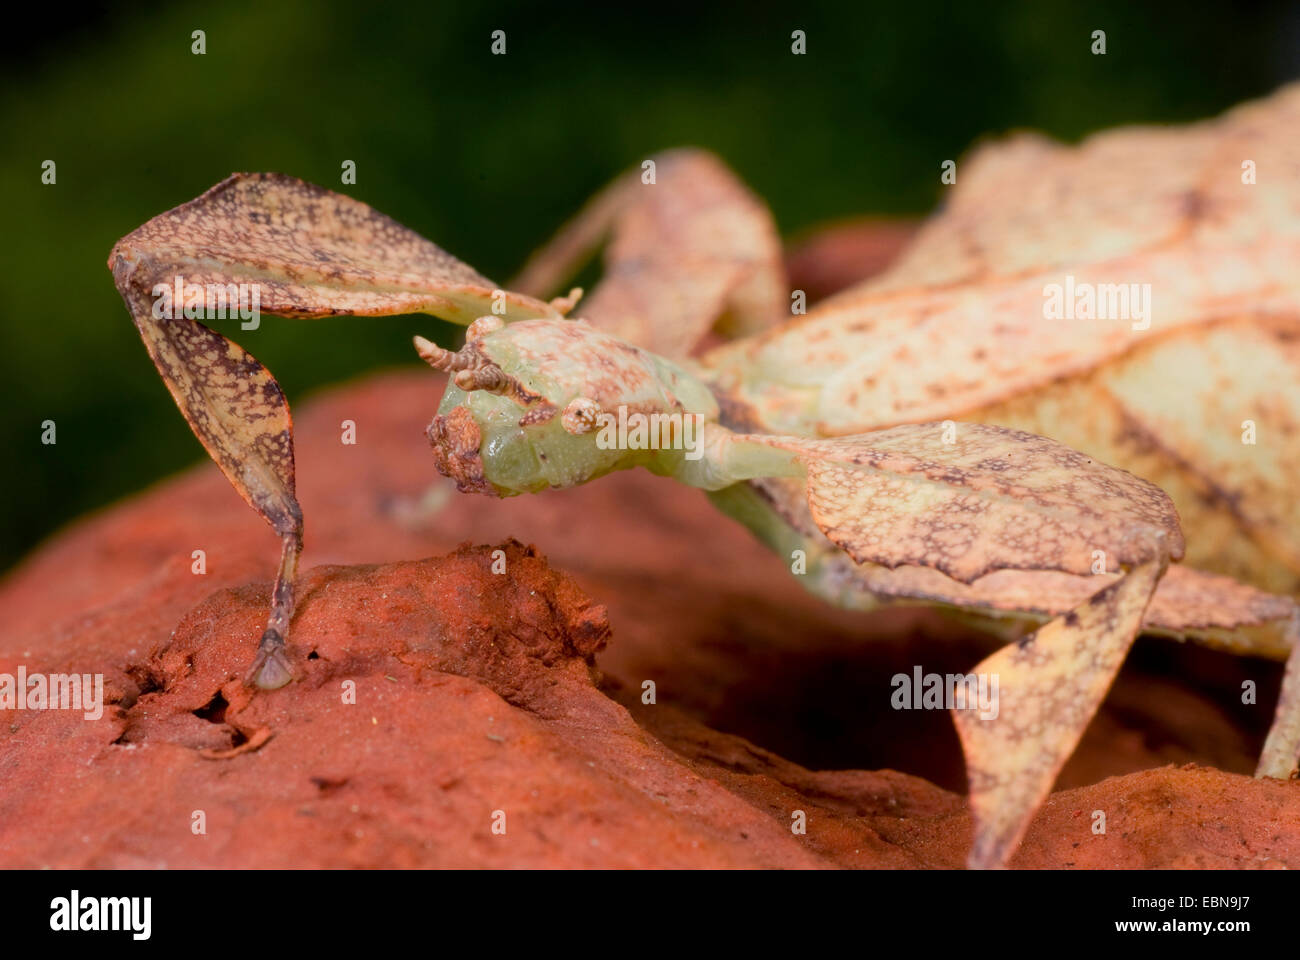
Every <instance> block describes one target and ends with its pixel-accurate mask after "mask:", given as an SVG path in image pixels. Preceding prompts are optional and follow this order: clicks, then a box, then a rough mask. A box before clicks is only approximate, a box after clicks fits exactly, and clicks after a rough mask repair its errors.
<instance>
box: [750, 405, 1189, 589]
mask: <svg viewBox="0 0 1300 960" xmlns="http://www.w3.org/2000/svg"><path fill="white" fill-rule="evenodd" d="M949 438H950V439H951V440H952V442H951V443H949V442H946V440H947V439H949ZM734 439H735V442H737V443H739V444H741V445H750V444H757V445H764V446H769V447H775V448H778V449H782V450H786V451H788V452H789V453H790V454H792V455H793V456H794V457H795V458H796V459H797V460H798V461H799V462H800V463H801V464H802V465H803V467H804V469H805V471H806V476H807V496H808V503H809V506H810V508H811V512H812V517H813V519H814V521H815V522H816V523H817V525H818V527H819V528H820V529H821V530H822V532H823V533H825V534H826V536H827V537H828V538H829V539H830V540H831V541H832V542H833V543H836V544H838V545H839V546H840V547H841V548H843V549H844V550H845V551H846V552H847V553H848V554H849V555H850V556H851V557H852V558H853V559H854V560H856V561H857V562H858V563H875V564H880V565H882V566H885V567H891V568H892V567H898V566H902V565H915V566H921V567H929V568H931V569H934V570H938V571H941V572H942V573H944V574H946V575H947V576H949V577H951V578H953V579H954V580H958V581H961V582H962V583H970V582H972V581H974V580H976V579H978V578H979V577H982V576H984V575H986V574H988V573H991V572H993V571H995V570H1059V571H1063V572H1065V573H1073V574H1088V573H1090V572H1092V571H1093V570H1094V569H1095V567H1096V565H1097V564H1098V563H1099V562H1101V563H1102V564H1103V567H1104V569H1105V570H1108V571H1112V572H1115V571H1118V570H1119V569H1120V567H1121V566H1131V565H1134V564H1137V563H1141V562H1143V561H1145V560H1148V559H1150V557H1151V556H1152V545H1153V544H1154V543H1155V542H1157V541H1161V542H1163V544H1164V546H1163V547H1161V551H1162V552H1165V553H1167V554H1168V555H1169V556H1170V557H1171V558H1176V557H1180V556H1182V552H1183V539H1182V532H1181V530H1180V529H1179V526H1178V516H1177V512H1176V511H1175V510H1174V507H1173V504H1172V503H1171V502H1170V500H1169V498H1168V497H1167V496H1166V495H1165V494H1164V493H1163V491H1161V490H1160V489H1159V488H1158V487H1156V486H1154V485H1152V484H1150V483H1148V482H1146V481H1145V480H1142V479H1140V478H1138V477H1135V476H1133V475H1132V474H1130V473H1127V472H1125V471H1123V470H1118V469H1116V468H1114V467H1110V466H1107V465H1105V464H1102V463H1099V462H1097V461H1096V460H1093V459H1091V458H1089V457H1086V456H1084V455H1083V454H1081V453H1079V452H1077V451H1075V450H1071V449H1070V448H1069V447H1065V446H1062V445H1061V444H1059V443H1056V442H1054V441H1052V440H1049V439H1047V438H1046V437H1039V436H1035V435H1033V434H1028V433H1021V432H1020V431H1017V430H1008V429H1005V428H1002V427H993V426H988V425H984V424H967V423H963V424H960V425H954V429H953V430H952V431H949V430H945V428H944V425H943V424H939V423H923V424H907V425H904V426H900V427H894V428H892V429H889V430H881V431H877V432H874V433H870V434H863V435H860V436H855V437H845V438H839V439H832V440H807V439H803V438H799V437H773V436H766V435H762V434H742V435H738V436H736V437H735V438H734ZM1099 552H1100V560H1099Z"/></svg>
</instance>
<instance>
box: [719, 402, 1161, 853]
mask: <svg viewBox="0 0 1300 960" xmlns="http://www.w3.org/2000/svg"><path fill="white" fill-rule="evenodd" d="M733 442H734V443H736V444H738V445H739V446H740V448H741V451H742V452H741V453H739V454H737V453H735V452H734V451H733V452H732V453H731V455H732V456H733V457H734V460H733V463H734V464H736V465H739V464H741V463H743V462H744V461H743V456H744V454H743V451H744V450H745V448H747V447H750V446H751V445H757V446H764V447H768V448H776V449H780V450H785V451H787V452H789V453H790V454H792V455H793V456H794V457H795V459H796V461H797V462H798V463H799V464H801V465H802V466H803V468H804V471H805V483H806V495H807V500H808V508H809V515H810V517H811V519H812V521H813V522H814V523H815V524H816V526H817V527H818V528H819V529H820V531H821V532H822V533H823V534H824V535H825V536H826V538H827V539H829V540H830V541H831V542H832V543H834V544H836V545H837V546H838V547H840V548H841V549H842V550H843V551H844V552H845V553H846V554H847V555H848V556H849V557H851V558H852V560H853V561H855V562H856V563H858V564H874V565H878V566H881V567H885V568H891V569H893V568H899V567H904V566H909V567H923V568H927V569H929V570H933V571H938V572H940V573H941V574H943V575H945V576H946V577H948V578H951V579H952V580H955V581H957V582H959V583H961V584H970V583H972V582H974V581H976V580H978V579H980V578H981V577H986V576H988V575H990V574H992V573H995V572H998V571H1007V570H1009V571H1024V570H1032V571H1047V572H1059V573H1064V574H1074V575H1083V574H1087V573H1089V572H1090V571H1092V570H1096V569H1100V570H1102V571H1107V570H1109V571H1112V572H1114V573H1115V574H1118V576H1117V578H1116V579H1114V581H1113V582H1110V583H1108V584H1104V583H1098V584H1097V587H1096V589H1095V591H1094V592H1093V593H1092V594H1091V596H1088V597H1087V598H1086V599H1085V600H1084V601H1083V602H1082V603H1081V604H1080V605H1079V606H1077V607H1075V608H1074V609H1071V610H1069V611H1068V612H1067V613H1065V614H1063V615H1062V616H1059V617H1056V618H1055V619H1053V620H1051V621H1050V622H1049V623H1047V624H1046V625H1045V626H1043V627H1042V628H1040V629H1039V630H1038V631H1037V633H1035V634H1034V635H1033V636H1032V637H1029V638H1027V639H1026V640H1024V641H1021V642H1020V643H1019V644H1016V645H1013V646H1011V647H1008V648H1006V649H1005V650H1003V651H1001V652H999V653H997V654H994V655H993V657H990V658H989V659H988V660H986V661H985V662H984V663H982V664H980V666H979V667H977V668H976V671H977V672H979V673H982V674H986V675H989V676H991V677H996V678H997V684H998V686H997V689H998V691H999V692H998V697H999V701H998V709H997V710H996V711H994V714H993V716H992V717H988V718H985V717H984V716H983V715H980V716H978V718H977V719H972V718H973V717H976V714H974V713H972V712H969V711H965V710H963V711H957V712H956V720H957V725H958V732H959V733H960V735H961V739H962V746H963V750H964V752H965V755H966V764H967V772H968V775H969V778H970V783H971V808H972V811H973V814H974V817H975V821H976V831H975V845H974V848H973V850H972V853H971V858H970V861H969V862H970V865H971V866H972V867H980V868H985V867H995V866H1003V865H1005V863H1006V861H1007V859H1008V858H1009V857H1010V855H1011V853H1012V852H1013V851H1014V849H1015V847H1016V845H1017V844H1018V843H1019V841H1020V838H1021V836H1023V833H1024V830H1025V829H1026V827H1027V826H1028V823H1029V821H1030V819H1032V817H1033V814H1034V812H1035V811H1036V810H1037V809H1038V807H1039V805H1040V804H1041V803H1042V801H1043V798H1044V797H1046V795H1047V794H1048V792H1049V791H1050V790H1051V787H1052V783H1053V782H1054V780H1055V779H1056V775H1057V773H1058V772H1059V771H1060V768H1061V767H1062V766H1063V765H1064V763H1065V761H1066V760H1067V759H1068V758H1069V755H1070V754H1071V753H1072V752H1073V750H1074V748H1075V746H1076V745H1077V743H1078V741H1079V738H1080V737H1081V736H1082V735H1083V731H1084V729H1085V728H1086V727H1087V725H1088V722H1089V721H1090V720H1091V719H1092V716H1093V715H1094V714H1095V713H1096V711H1097V708H1098V706H1099V705H1100V704H1101V701H1102V699H1103V698H1104V696H1105V693H1106V691H1107V690H1108V689H1109V687H1110V684H1111V682H1112V680H1113V679H1114V677H1115V673H1116V671H1118V669H1119V667H1120V664H1122V663H1123V661H1124V657H1125V656H1126V654H1127V652H1128V649H1129V647H1130V645H1131V644H1132V642H1133V639H1134V637H1135V636H1136V635H1137V632H1138V629H1139V627H1140V625H1141V622H1142V617H1143V614H1144V612H1145V610H1146V608H1147V606H1148V604H1149V603H1150V601H1151V597H1152V595H1153V593H1154V592H1155V589H1156V584H1157V583H1158V581H1159V579H1160V577H1161V576H1162V575H1163V574H1164V572H1165V568H1166V567H1167V565H1168V563H1169V559H1170V556H1171V554H1181V552H1182V546H1183V545H1182V537H1181V532H1180V530H1179V527H1178V518H1177V514H1176V512H1175V511H1174V509H1173V505H1172V503H1171V502H1170V501H1169V499H1168V497H1167V496H1165V494H1164V493H1163V492H1162V491H1161V490H1160V489H1159V488H1158V487H1155V486H1154V485H1152V484H1150V483H1147V482H1146V481H1144V480H1141V479H1139V478H1137V477H1134V476H1133V475H1132V474H1129V473H1125V472H1124V471H1122V470H1117V469H1115V468H1113V467H1109V466H1106V465H1105V464H1101V463H1098V462H1097V461H1095V460H1092V459H1090V458H1088V457H1085V456H1083V455H1082V454H1079V453H1078V452H1076V451H1073V450H1071V449H1069V448H1068V447H1064V446H1062V445H1061V444H1058V443H1055V442H1054V441H1051V440H1048V439H1046V438H1044V437H1038V436H1034V435H1032V434H1025V433H1020V432H1019V431H1014V430H1007V429H1005V428H1001V427H991V426H984V425H977V424H961V425H959V426H958V427H957V429H956V430H955V431H953V430H945V429H944V425H943V424H938V423H933V424H916V425H908V426H903V427H896V428H893V429H891V430H884V431H879V432H877V433H872V434H866V435H862V436H857V437H848V438H844V439H840V440H804V439H801V438H792V437H766V436H762V435H753V434H749V435H738V436H735V437H734V438H733ZM722 456H723V458H725V457H726V456H727V454H725V453H724V454H723V455H722ZM972 724H974V726H972Z"/></svg>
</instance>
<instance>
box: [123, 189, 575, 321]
mask: <svg viewBox="0 0 1300 960" xmlns="http://www.w3.org/2000/svg"><path fill="white" fill-rule="evenodd" d="M119 259H125V260H127V261H129V262H133V263H139V264H141V272H142V276H141V277H140V279H141V280H143V279H146V278H147V279H149V280H150V282H151V283H153V282H157V281H158V280H159V279H170V278H171V277H172V276H174V275H176V274H181V275H183V276H184V277H185V278H186V280H187V281H190V282H193V283H199V284H204V283H230V282H235V283H239V282H247V283H254V282H255V283H258V284H259V285H260V287H261V302H262V309H263V310H264V311H266V312H267V313H273V314H278V315H280V316H286V317H318V316H331V315H335V314H342V313H347V314H356V315H359V316H379V315H386V314H397V313H433V314H436V315H438V316H441V317H445V318H446V319H449V320H455V321H456V322H459V323H469V322H470V321H471V320H473V319H474V318H475V317H478V316H481V315H483V314H486V313H490V312H491V310H492V306H493V301H492V293H493V291H494V290H496V289H497V287H496V285H495V284H493V283H492V281H491V280H488V279H487V278H486V277H484V276H483V275H481V274H480V273H478V272H477V271H475V270H473V269H471V268H470V267H468V266H466V265H465V264H463V263H461V262H460V261H459V260H457V259H456V258H455V257H453V256H451V255H450V254H448V253H447V252H446V251H444V250H442V249H440V248H439V247H437V246H435V245H434V244H432V243H430V242H429V241H428V240H425V239H424V238H423V237H421V236H420V235H419V234H417V233H415V232H414V231H412V230H409V229H407V228H406V227H404V226H402V225H401V224H400V223H398V222H397V221H396V220H393V219H392V218H390V217H387V216H385V215H384V214H382V213H379V212H378V211H377V210H375V209H373V208H372V207H370V206H368V205H366V204H364V203H361V202H360V201H358V200H353V199H352V198H350V197H345V196H343V195H342V194H338V193H334V192H333V191H330V190H325V189H324V188H322V187H317V186H314V185H313V184H310V183H306V182H304V181H302V180H299V179H297V178H296V177H287V176H284V175H282V174H277V173H237V174H234V175H232V176H231V177H229V178H227V179H225V180H223V181H222V182H221V183H219V184H217V185H216V186H214V187H213V188H212V189H210V190H208V191H207V192H206V193H204V194H203V195H202V196H200V197H197V198H195V199H194V200H191V201H190V202H189V203H184V204H181V205H180V206H179V207H176V208H175V209H173V210H169V211H167V212H166V213H164V214H160V215H159V216H157V217H154V218H153V219H152V220H150V221H149V222H148V223H146V224H144V225H143V226H141V227H139V228H138V229H136V230H135V231H133V232H132V233H130V234H128V235H127V236H126V237H123V238H122V239H121V240H120V241H118V243H117V245H116V246H115V247H114V248H113V252H112V254H111V255H110V257H109V264H110V266H113V265H114V264H115V263H116V262H117V261H118V260H119ZM502 303H503V304H504V306H505V307H506V308H507V310H508V315H509V316H510V317H511V318H519V317H530V316H534V317H545V316H558V314H557V313H556V312H555V311H554V310H553V309H552V308H551V307H550V306H549V305H548V304H545V303H542V302H541V301H538V300H534V299H533V298H531V297H525V296H523V295H521V294H515V293H508V292H507V293H505V295H504V298H503V299H502Z"/></svg>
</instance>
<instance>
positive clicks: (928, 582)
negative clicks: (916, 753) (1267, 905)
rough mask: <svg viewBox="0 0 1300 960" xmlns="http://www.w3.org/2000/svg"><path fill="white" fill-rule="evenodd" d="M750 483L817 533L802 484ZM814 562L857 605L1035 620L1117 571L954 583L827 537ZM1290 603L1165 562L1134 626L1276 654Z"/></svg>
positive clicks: (810, 533) (1067, 605) (1283, 653)
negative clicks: (874, 559)
mask: <svg viewBox="0 0 1300 960" xmlns="http://www.w3.org/2000/svg"><path fill="white" fill-rule="evenodd" d="M752 486H753V488H754V489H755V491H756V492H757V493H758V494H759V495H760V496H761V497H762V499H763V500H764V501H765V502H766V503H768V504H769V505H770V506H771V507H772V508H773V509H774V510H776V511H777V513H778V514H779V515H780V516H781V517H782V518H783V519H784V520H785V522H786V523H788V524H790V526H791V527H792V528H794V529H795V530H797V531H799V533H800V534H801V535H802V536H804V537H806V538H809V540H810V543H811V544H815V543H816V542H817V541H818V540H819V539H821V538H823V537H824V536H825V535H824V534H822V532H821V530H820V529H819V528H818V526H817V524H816V523H815V522H814V520H813V518H812V512H811V511H810V509H809V507H808V498H807V494H806V492H805V484H803V483H801V482H800V481H798V480H794V479H788V478H781V477H773V478H768V479H765V480H761V481H754V482H753V483H752ZM820 563H821V564H822V565H823V566H824V568H825V572H824V573H823V574H821V575H822V576H823V577H824V579H825V584H824V585H823V589H824V590H828V591H833V592H835V593H837V594H839V595H840V596H841V597H842V598H847V597H848V596H851V595H853V594H855V593H858V594H861V595H862V599H863V604H864V605H868V606H870V605H871V604H872V602H873V600H874V599H879V600H889V599H897V600H904V601H906V600H911V601H915V602H931V603H940V604H945V605H951V606H954V607H957V608H960V609H962V610H969V611H971V612H973V613H982V614H988V615H992V616H1001V615H1018V616H1025V617H1029V618H1039V617H1041V618H1043V619H1049V618H1051V617H1055V616H1058V615H1059V614H1063V613H1065V612H1066V611H1068V610H1072V609H1073V608H1075V607H1077V606H1079V605H1080V604H1081V603H1084V602H1085V601H1086V600H1087V599H1088V598H1089V597H1090V596H1092V595H1093V594H1094V593H1096V592H1097V590H1098V589H1099V588H1100V587H1103V586H1107V585H1109V584H1111V583H1113V582H1115V581H1116V580H1118V579H1119V577H1120V574H1114V573H1105V574H1087V575H1083V576H1079V575H1076V574H1070V573H1062V572H1060V571H1057V570H996V571H994V572H992V573H989V574H986V575H984V576H982V577H979V578H978V579H976V580H973V581H972V582H970V583H961V582H959V581H957V580H954V579H952V578H951V577H949V576H946V575H945V574H943V573H941V572H940V571H938V570H935V569H931V568H927V567H919V566H911V565H903V566H899V567H895V568H893V569H890V568H889V567H885V566H881V565H879V564H874V563H858V562H856V561H855V560H853V558H852V557H850V556H849V555H848V554H847V553H846V552H844V551H843V550H841V549H840V548H839V547H838V546H837V545H835V544H832V543H830V542H829V541H827V542H826V544H825V550H824V551H822V555H821V558H820ZM1296 609H1297V607H1296V604H1295V602H1294V601H1293V600H1292V599H1291V598H1290V597H1285V596H1278V595H1277V594H1273V593H1265V592H1264V591H1263V590H1258V589H1256V588H1254V587H1251V586H1248V585H1247V584H1244V583H1240V582H1238V581H1236V580H1233V579H1231V578H1230V577H1221V576H1216V575H1215V574H1212V573H1206V572H1204V571H1202V570H1195V569H1193V568H1191V567H1187V566H1184V565H1182V564H1173V565H1171V566H1170V567H1169V569H1168V570H1167V571H1166V572H1165V575H1164V576H1163V577H1162V578H1161V579H1160V582H1159V584H1157V586H1156V592H1155V596H1154V597H1153V598H1152V600H1151V603H1150V605H1149V606H1148V607H1147V610H1146V613H1145V614H1144V616H1143V619H1142V628H1143V629H1144V630H1147V631H1151V632H1155V633H1160V634H1163V635H1165V636H1170V637H1177V638H1179V639H1188V640H1195V641H1197V642H1199V643H1202V644H1205V645H1207V646H1211V647H1214V648H1215V649H1220V650H1226V651H1228V652H1232V653H1239V654H1249V655H1253V656H1263V657H1269V658H1271V659H1275V660H1283V659H1286V657H1287V655H1288V654H1289V653H1290V652H1291V648H1292V644H1291V641H1290V636H1289V631H1290V630H1291V623H1292V620H1293V618H1294V617H1295V616H1296Z"/></svg>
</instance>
